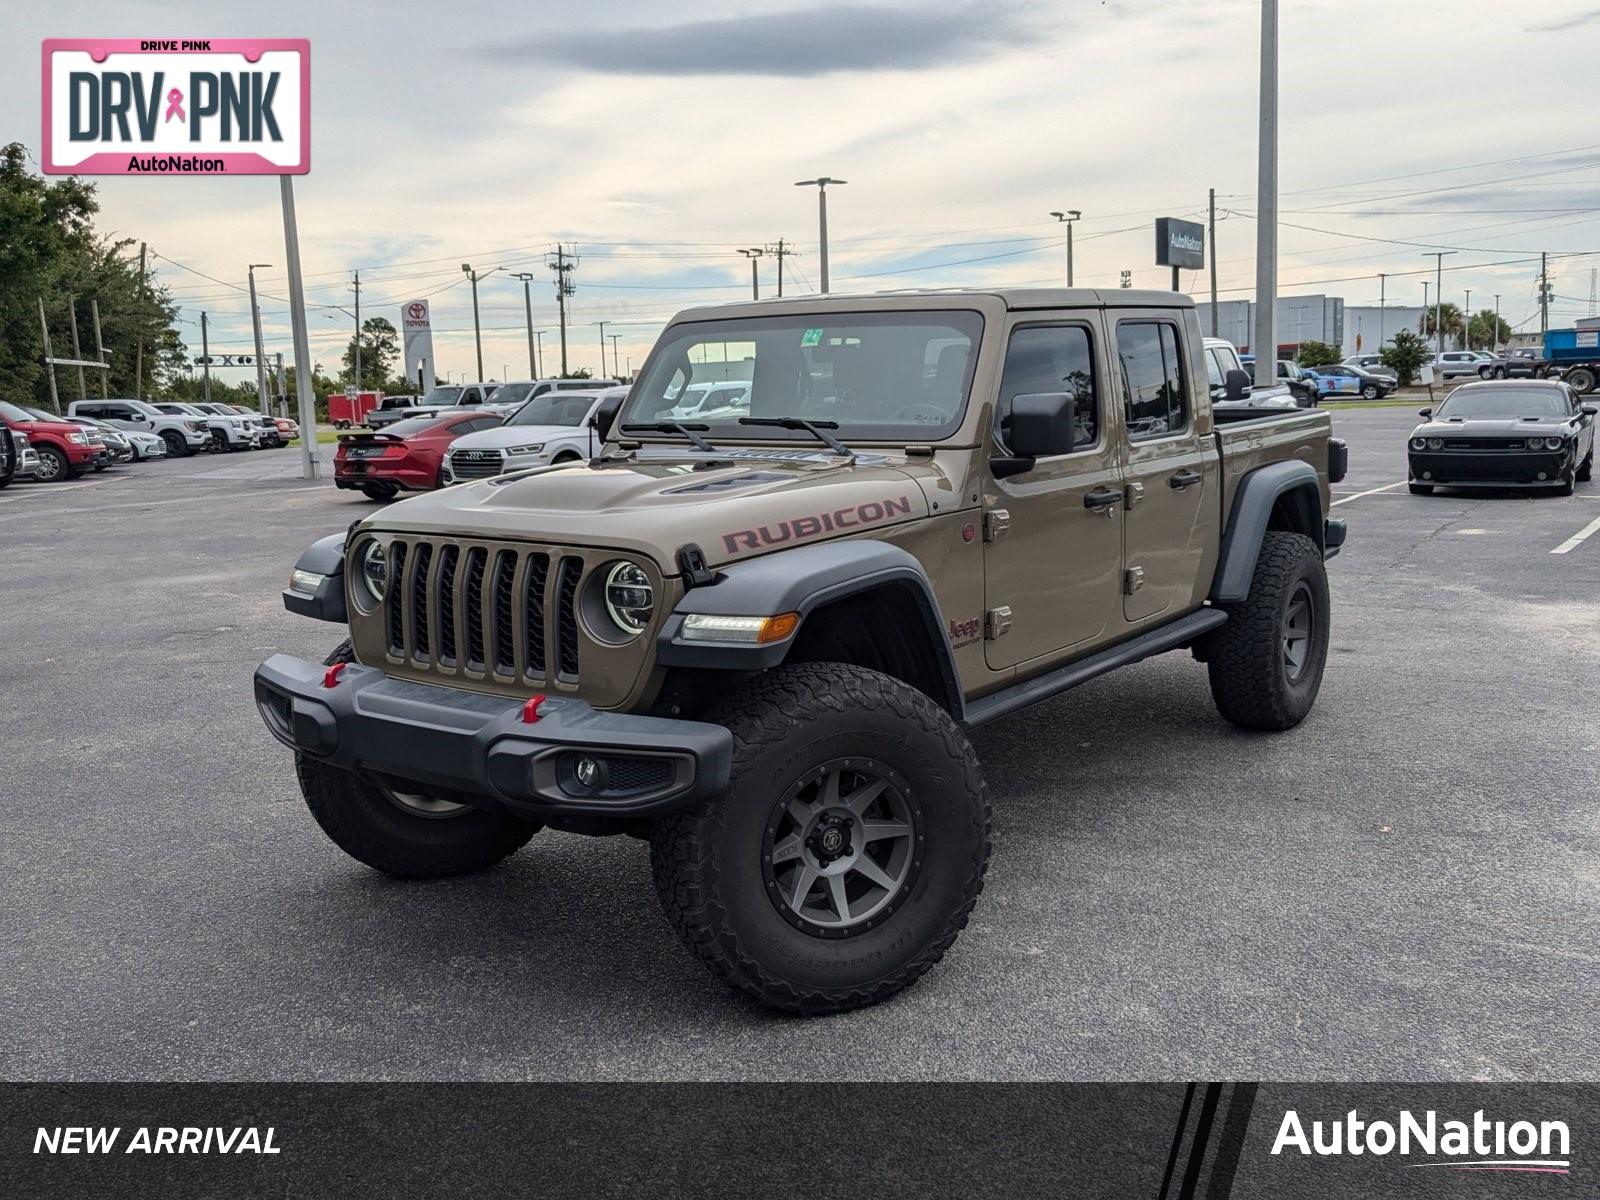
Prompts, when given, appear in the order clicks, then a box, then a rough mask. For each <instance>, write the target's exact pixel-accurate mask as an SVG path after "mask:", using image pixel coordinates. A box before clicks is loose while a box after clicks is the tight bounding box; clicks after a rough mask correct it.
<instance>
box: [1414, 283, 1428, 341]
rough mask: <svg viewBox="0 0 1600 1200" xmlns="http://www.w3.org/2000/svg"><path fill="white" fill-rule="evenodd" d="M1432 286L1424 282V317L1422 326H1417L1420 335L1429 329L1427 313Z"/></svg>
mask: <svg viewBox="0 0 1600 1200" xmlns="http://www.w3.org/2000/svg"><path fill="white" fill-rule="evenodd" d="M1431 286H1432V284H1431V283H1430V282H1429V281H1428V280H1426V279H1424V280H1423V281H1422V311H1423V317H1422V324H1420V325H1418V326H1417V332H1418V333H1426V332H1427V329H1428V317H1427V311H1428V288H1429V287H1431Z"/></svg>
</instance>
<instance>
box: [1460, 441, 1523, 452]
mask: <svg viewBox="0 0 1600 1200" xmlns="http://www.w3.org/2000/svg"><path fill="white" fill-rule="evenodd" d="M1444 448H1445V449H1446V450H1526V449H1527V448H1528V439H1527V438H1445V440H1444Z"/></svg>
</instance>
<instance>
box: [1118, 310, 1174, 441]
mask: <svg viewBox="0 0 1600 1200" xmlns="http://www.w3.org/2000/svg"><path fill="white" fill-rule="evenodd" d="M1117 354H1118V357H1120V358H1121V359H1122V375H1123V379H1124V380H1125V381H1126V382H1127V385H1128V400H1127V421H1128V438H1129V440H1130V441H1136V442H1137V441H1144V440H1147V439H1149V438H1157V437H1166V436H1167V435H1168V434H1173V433H1178V432H1180V431H1181V430H1182V429H1183V428H1184V426H1185V425H1187V424H1188V420H1189V401H1188V397H1187V396H1186V395H1185V393H1184V387H1183V364H1182V362H1181V361H1180V354H1179V350H1178V331H1177V330H1176V329H1175V328H1174V327H1173V326H1171V325H1167V324H1164V323H1158V322H1155V321H1149V322H1145V321H1127V322H1124V323H1123V324H1121V325H1118V326H1117Z"/></svg>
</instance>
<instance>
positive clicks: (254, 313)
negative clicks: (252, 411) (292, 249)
mask: <svg viewBox="0 0 1600 1200" xmlns="http://www.w3.org/2000/svg"><path fill="white" fill-rule="evenodd" d="M270 266H272V264H271V263H251V264H250V324H251V326H252V328H253V329H254V330H255V335H256V399H257V401H258V402H259V403H260V405H261V411H262V412H263V413H264V412H266V411H267V368H266V365H265V364H264V363H263V362H262V361H261V360H262V350H261V306H260V305H259V304H257V303H256V271H257V270H266V269H267V268H268V267H270Z"/></svg>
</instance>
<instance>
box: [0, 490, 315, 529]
mask: <svg viewBox="0 0 1600 1200" xmlns="http://www.w3.org/2000/svg"><path fill="white" fill-rule="evenodd" d="M67 490H69V489H67V488H62V489H61V491H67ZM321 491H328V492H329V493H330V494H333V493H332V489H329V488H327V487H326V485H324V484H312V485H311V486H309V487H297V488H280V489H278V490H277V491H275V492H273V493H272V494H273V495H288V494H290V493H293V492H321ZM259 498H260V494H259V493H255V492H223V493H220V494H216V495H206V496H175V497H174V496H168V497H164V498H159V499H153V500H120V501H118V502H117V503H115V504H97V505H95V506H94V507H92V508H50V509H45V510H43V513H44V515H45V516H49V517H65V516H72V515H75V514H78V513H108V512H118V511H120V510H122V509H128V508H156V507H159V506H161V505H164V504H211V503H213V502H214V501H228V500H258V499H259ZM39 515H40V514H38V513H34V512H31V511H29V512H22V513H7V514H5V515H3V516H0V521H25V520H37V519H38V517H39Z"/></svg>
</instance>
